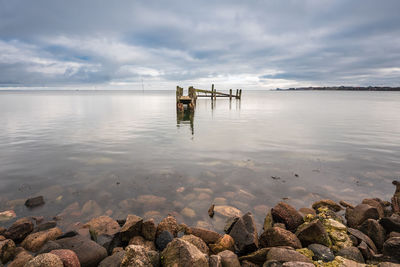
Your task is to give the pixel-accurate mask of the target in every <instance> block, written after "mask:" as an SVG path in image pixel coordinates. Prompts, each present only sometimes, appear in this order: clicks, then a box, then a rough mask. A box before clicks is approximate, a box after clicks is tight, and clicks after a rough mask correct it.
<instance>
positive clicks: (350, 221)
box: [345, 204, 379, 228]
mask: <svg viewBox="0 0 400 267" xmlns="http://www.w3.org/2000/svg"><path fill="white" fill-rule="evenodd" d="M345 216H346V219H347V226H349V227H351V228H356V227H358V226H359V225H361V224H362V223H363V222H364V221H365V220H367V219H375V220H377V219H379V213H378V210H377V209H376V208H375V207H372V206H370V205H368V204H359V205H357V206H356V207H355V208H354V209H350V208H347V209H346V215H345Z"/></svg>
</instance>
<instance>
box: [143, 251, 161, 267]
mask: <svg viewBox="0 0 400 267" xmlns="http://www.w3.org/2000/svg"><path fill="white" fill-rule="evenodd" d="M146 254H147V257H149V260H150V262H151V264H152V266H153V267H159V266H160V264H161V257H160V253H159V252H158V251H154V250H150V251H147V252H146Z"/></svg>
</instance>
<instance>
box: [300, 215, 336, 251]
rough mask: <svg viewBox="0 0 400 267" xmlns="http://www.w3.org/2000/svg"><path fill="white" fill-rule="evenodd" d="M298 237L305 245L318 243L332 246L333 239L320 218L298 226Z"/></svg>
mask: <svg viewBox="0 0 400 267" xmlns="http://www.w3.org/2000/svg"><path fill="white" fill-rule="evenodd" d="M296 235H297V237H298V238H299V239H300V241H301V244H303V246H304V247H306V246H309V245H311V244H314V243H317V244H321V245H324V246H327V247H329V246H331V244H332V243H331V240H330V238H329V235H328V233H327V232H326V230H325V227H324V225H323V224H322V223H321V221H320V220H318V219H316V220H314V221H312V222H309V223H304V224H302V225H300V226H299V227H298V228H297V231H296Z"/></svg>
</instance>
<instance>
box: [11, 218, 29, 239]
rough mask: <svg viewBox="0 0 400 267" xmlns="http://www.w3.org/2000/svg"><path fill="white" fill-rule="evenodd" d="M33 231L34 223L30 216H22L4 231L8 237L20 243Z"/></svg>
mask: <svg viewBox="0 0 400 267" xmlns="http://www.w3.org/2000/svg"><path fill="white" fill-rule="evenodd" d="M32 231H33V223H32V221H31V220H30V219H29V218H21V219H19V220H17V221H16V222H14V223H13V224H12V225H11V227H10V228H8V229H7V231H6V232H5V233H4V236H5V237H6V238H8V239H12V240H13V241H14V242H16V243H19V242H21V241H22V240H24V238H25V237H26V236H27V235H29V234H30V233H31V232H32Z"/></svg>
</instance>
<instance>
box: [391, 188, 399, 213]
mask: <svg viewBox="0 0 400 267" xmlns="http://www.w3.org/2000/svg"><path fill="white" fill-rule="evenodd" d="M392 184H393V185H395V186H396V191H395V192H394V194H393V197H392V210H393V212H394V213H397V214H399V213H400V182H399V181H393V182H392Z"/></svg>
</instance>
